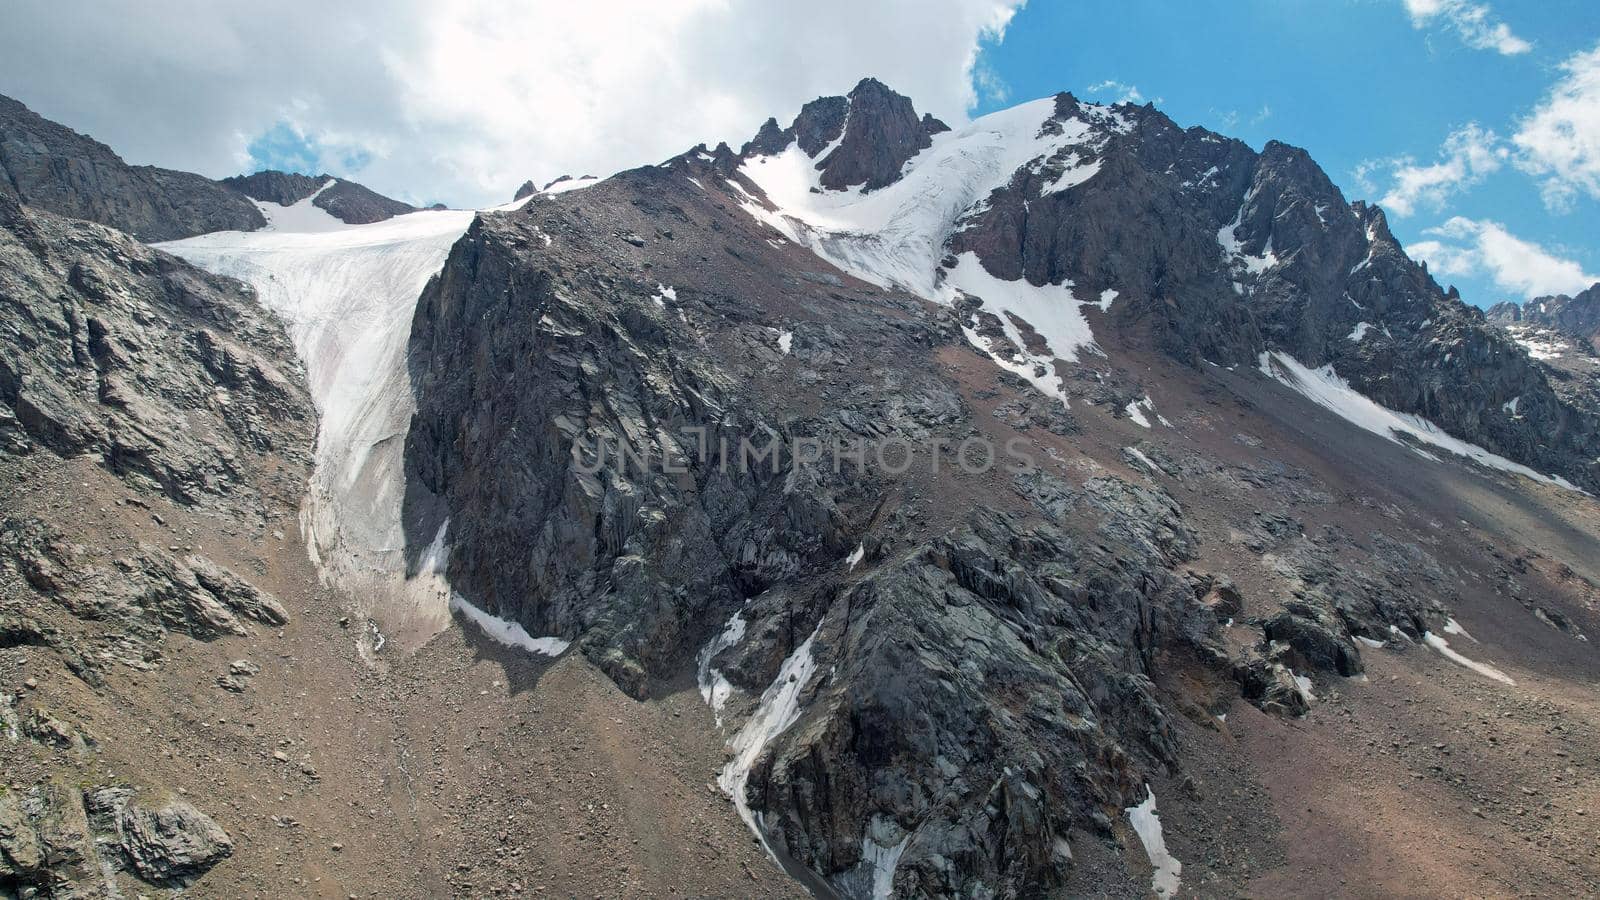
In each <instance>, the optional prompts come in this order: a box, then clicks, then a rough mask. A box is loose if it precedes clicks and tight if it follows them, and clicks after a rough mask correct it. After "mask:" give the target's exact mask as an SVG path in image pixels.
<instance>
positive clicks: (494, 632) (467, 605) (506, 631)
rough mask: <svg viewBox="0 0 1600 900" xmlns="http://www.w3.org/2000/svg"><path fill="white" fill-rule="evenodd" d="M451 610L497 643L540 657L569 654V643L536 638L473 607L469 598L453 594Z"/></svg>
mask: <svg viewBox="0 0 1600 900" xmlns="http://www.w3.org/2000/svg"><path fill="white" fill-rule="evenodd" d="M450 608H451V609H453V610H455V611H456V612H459V613H461V615H462V617H464V618H465V619H466V620H467V621H469V622H471V623H472V624H474V625H476V626H478V628H479V629H481V630H482V631H483V633H484V634H486V635H488V636H489V637H490V638H491V639H493V640H494V641H495V642H496V643H500V644H504V645H505V646H507V647H513V648H515V649H518V650H526V651H528V652H529V653H535V654H538V655H540V656H560V655H561V654H563V653H565V652H567V647H568V646H569V644H568V642H567V641H564V640H562V639H561V638H558V637H537V638H536V637H534V636H533V635H530V634H528V630H527V629H526V628H523V627H522V626H521V625H519V624H517V623H516V622H512V621H509V620H507V619H502V618H500V617H499V616H495V615H492V614H490V613H487V612H484V611H483V610H481V609H479V608H478V607H476V606H473V605H472V603H471V602H470V601H468V600H467V598H465V597H463V596H461V595H460V594H457V593H454V592H452V593H451V594H450Z"/></svg>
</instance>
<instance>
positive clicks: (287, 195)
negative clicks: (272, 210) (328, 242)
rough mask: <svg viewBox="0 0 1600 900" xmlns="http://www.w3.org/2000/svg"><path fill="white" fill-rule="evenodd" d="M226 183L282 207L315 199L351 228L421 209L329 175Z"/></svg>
mask: <svg viewBox="0 0 1600 900" xmlns="http://www.w3.org/2000/svg"><path fill="white" fill-rule="evenodd" d="M330 182H331V183H330ZM222 183H223V184H225V185H227V186H228V187H230V188H232V189H233V190H236V191H238V192H239V193H241V194H244V195H245V196H247V197H251V198H253V199H256V200H261V201H264V202H268V203H276V204H278V205H279V206H290V205H292V204H295V203H298V202H300V201H301V200H304V199H306V198H307V197H313V198H314V199H313V200H312V201H311V205H313V206H315V207H317V208H318V209H321V210H325V211H326V212H327V213H328V215H330V216H333V217H334V218H335V219H338V220H339V221H341V222H344V223H345V224H347V225H367V224H370V223H372V222H382V221H384V220H385V219H392V218H394V217H395V216H401V215H405V214H406V213H409V212H416V209H417V208H416V207H414V206H412V205H411V204H409V203H402V202H400V201H399V200H392V199H390V198H388V197H385V196H383V195H382V194H380V193H378V192H376V191H374V190H371V189H370V188H367V187H365V186H363V185H360V184H357V183H355V182H353V181H346V180H344V179H342V178H334V177H333V176H332V175H327V174H323V175H301V174H299V173H294V172H279V171H277V170H274V169H267V170H264V171H261V172H255V173H252V174H250V175H234V176H232V177H229V178H224V179H222Z"/></svg>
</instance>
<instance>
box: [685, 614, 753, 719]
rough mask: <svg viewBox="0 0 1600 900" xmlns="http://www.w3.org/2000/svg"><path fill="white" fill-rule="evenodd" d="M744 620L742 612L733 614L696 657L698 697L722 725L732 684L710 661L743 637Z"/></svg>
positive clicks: (731, 691)
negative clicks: (723, 710) (720, 631)
mask: <svg viewBox="0 0 1600 900" xmlns="http://www.w3.org/2000/svg"><path fill="white" fill-rule="evenodd" d="M744 630H745V621H744V613H742V612H738V613H734V614H733V618H731V619H729V620H728V624H727V625H725V626H723V628H722V633H721V634H718V635H717V636H716V637H714V638H712V639H711V642H710V643H709V644H706V645H705V647H703V648H701V650H700V656H699V659H698V663H699V665H698V671H697V673H696V675H697V677H696V681H697V682H698V683H699V685H700V698H701V699H702V700H704V701H705V702H706V705H707V706H709V707H711V712H712V714H713V715H715V716H716V717H717V725H718V726H721V725H722V707H724V706H726V705H727V703H728V697H730V696H732V694H733V685H732V684H730V683H729V682H728V679H726V678H724V677H723V676H722V672H720V671H718V670H717V669H713V668H712V667H711V661H712V660H714V659H716V657H717V654H718V653H721V652H722V651H724V650H726V649H728V648H729V647H732V646H733V645H734V644H737V643H739V641H740V640H742V639H743V638H744Z"/></svg>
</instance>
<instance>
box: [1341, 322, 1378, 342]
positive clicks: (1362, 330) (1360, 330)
mask: <svg viewBox="0 0 1600 900" xmlns="http://www.w3.org/2000/svg"><path fill="white" fill-rule="evenodd" d="M1371 330H1372V323H1370V322H1357V323H1356V327H1354V328H1352V329H1350V335H1349V336H1348V337H1347V338H1346V340H1350V341H1355V342H1360V340H1361V339H1362V338H1364V337H1366V336H1367V332H1369V331H1371Z"/></svg>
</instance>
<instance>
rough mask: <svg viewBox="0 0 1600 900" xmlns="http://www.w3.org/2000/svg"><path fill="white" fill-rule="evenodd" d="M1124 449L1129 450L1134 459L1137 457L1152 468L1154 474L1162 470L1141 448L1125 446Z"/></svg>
mask: <svg viewBox="0 0 1600 900" xmlns="http://www.w3.org/2000/svg"><path fill="white" fill-rule="evenodd" d="M1146 427H1149V426H1146ZM1123 449H1124V450H1126V451H1128V453H1129V454H1130V455H1131V456H1133V458H1134V459H1137V460H1138V461H1139V462H1141V463H1143V464H1144V466H1145V467H1146V468H1148V469H1149V470H1150V474H1152V475H1154V474H1156V473H1157V472H1160V471H1161V468H1160V467H1159V466H1157V465H1156V464H1155V463H1154V462H1152V461H1151V460H1150V457H1148V456H1145V455H1144V451H1142V450H1140V449H1139V448H1138V447H1124V448H1123Z"/></svg>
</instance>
